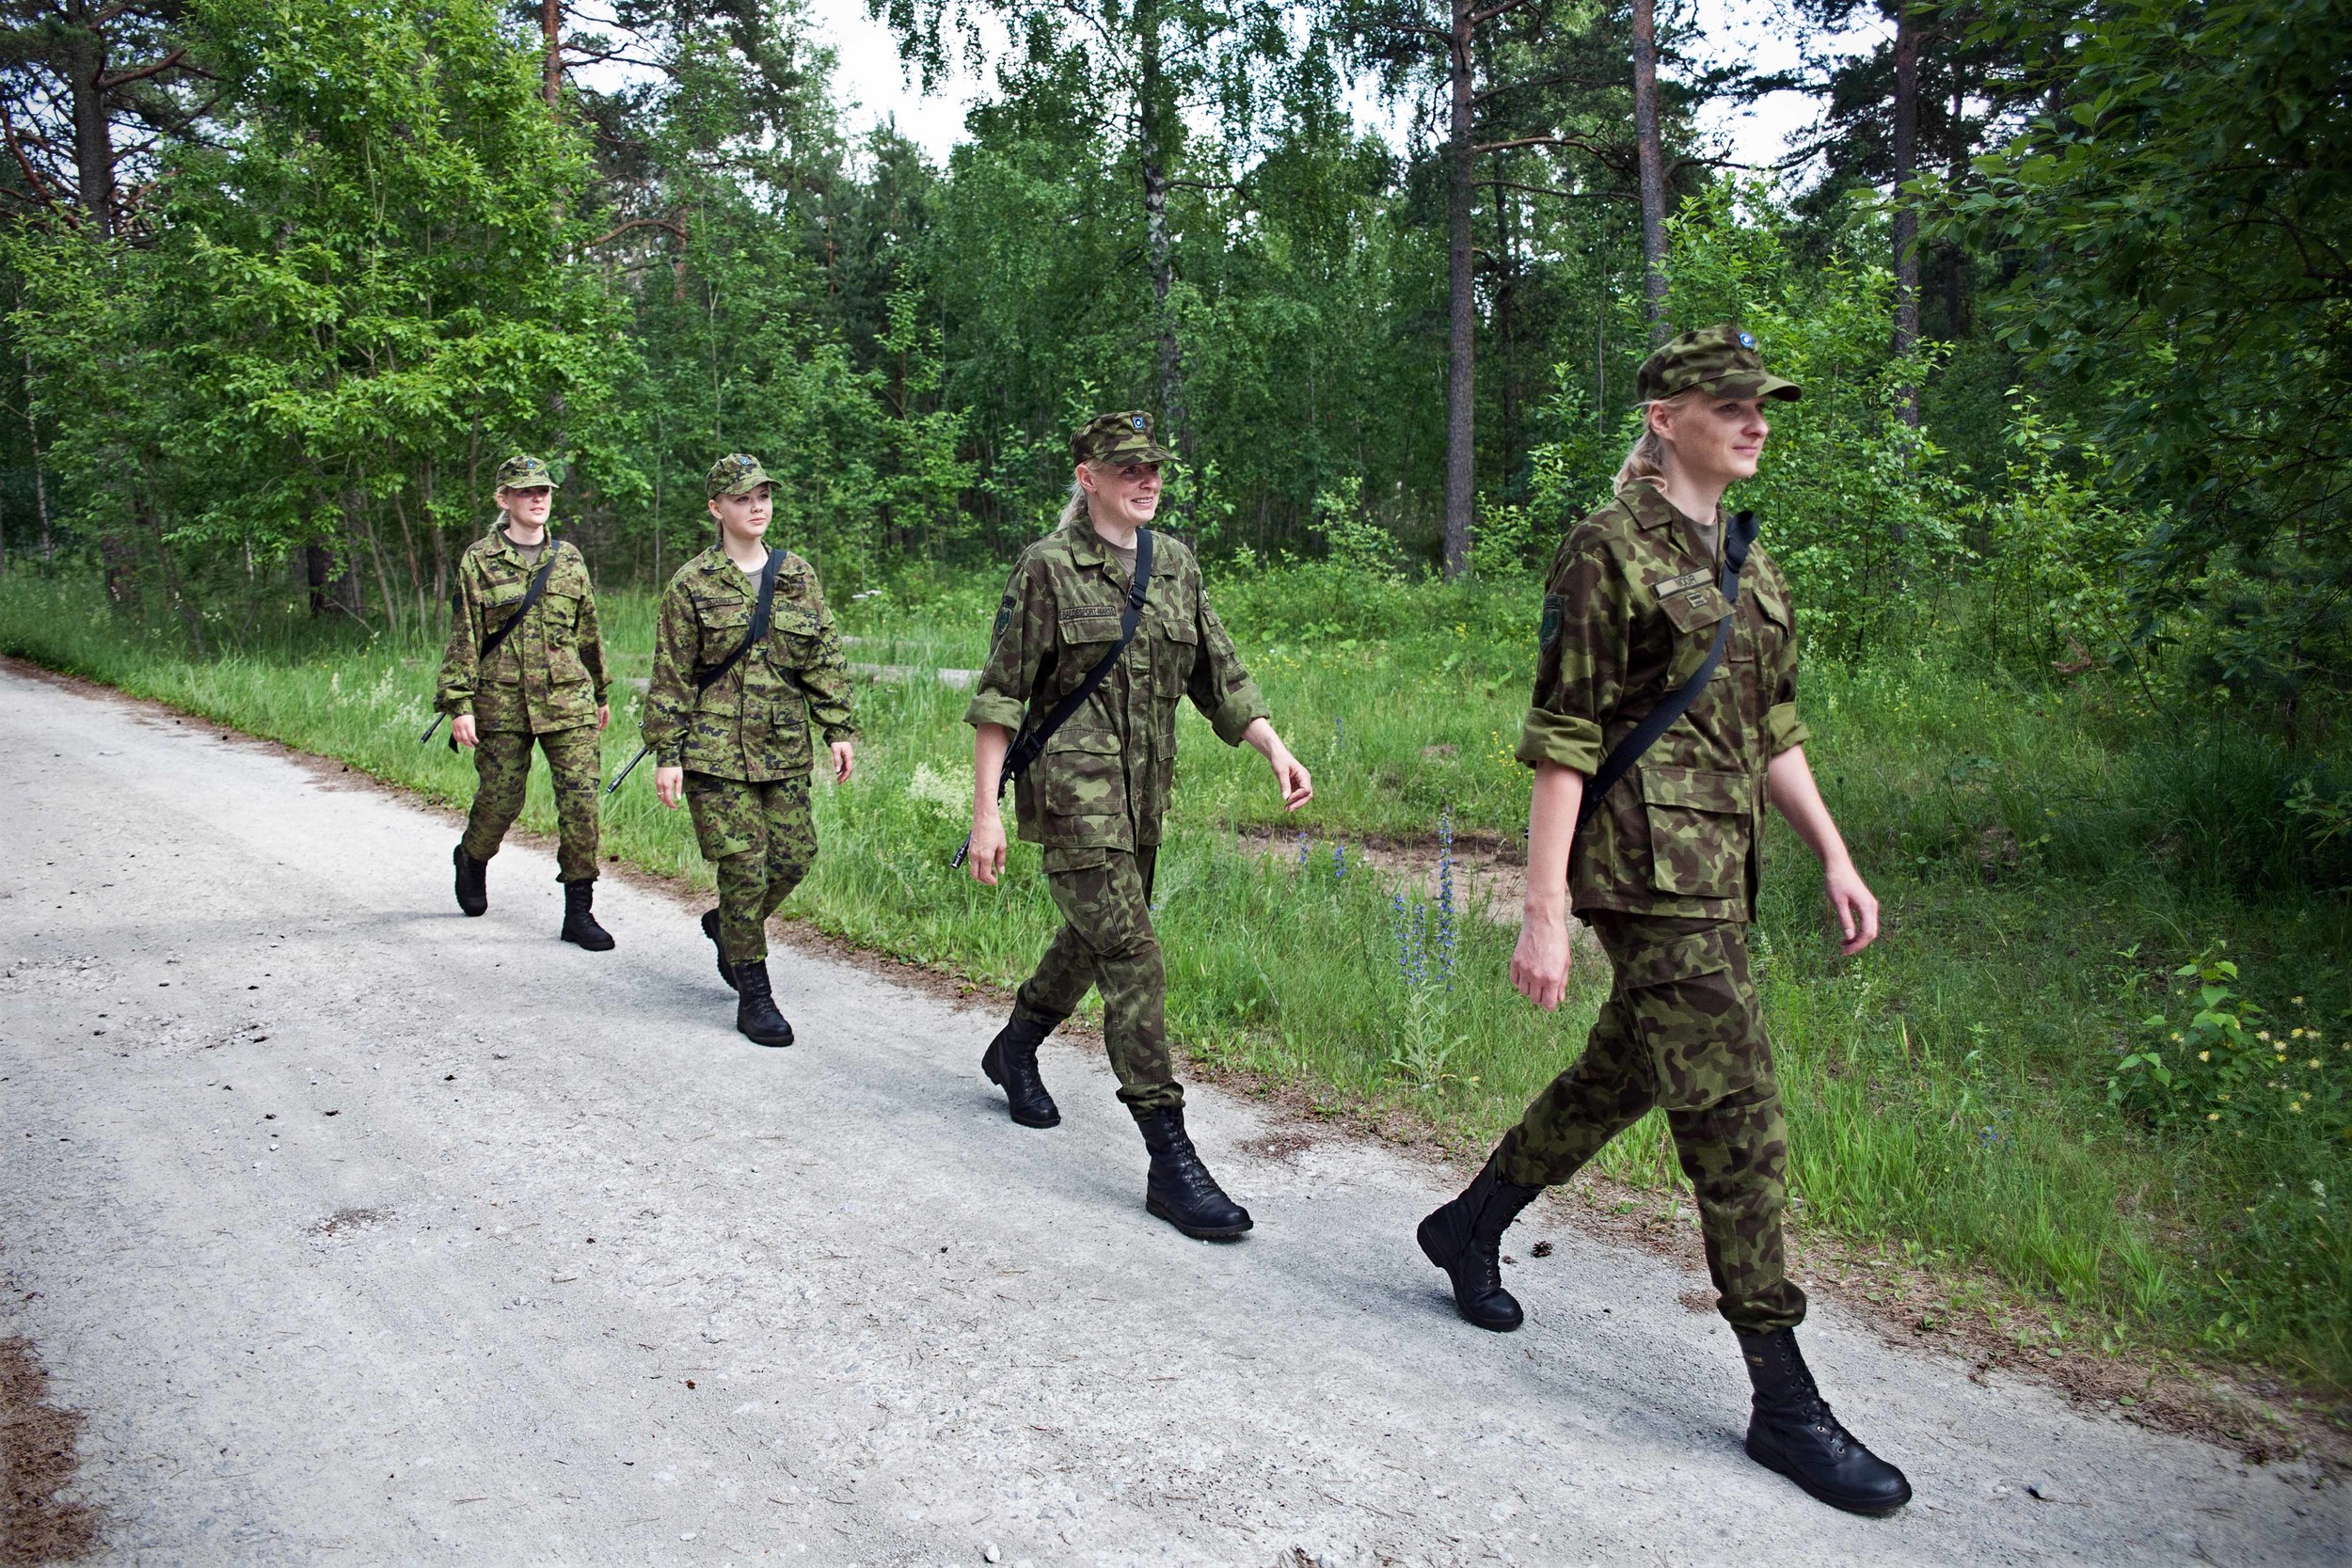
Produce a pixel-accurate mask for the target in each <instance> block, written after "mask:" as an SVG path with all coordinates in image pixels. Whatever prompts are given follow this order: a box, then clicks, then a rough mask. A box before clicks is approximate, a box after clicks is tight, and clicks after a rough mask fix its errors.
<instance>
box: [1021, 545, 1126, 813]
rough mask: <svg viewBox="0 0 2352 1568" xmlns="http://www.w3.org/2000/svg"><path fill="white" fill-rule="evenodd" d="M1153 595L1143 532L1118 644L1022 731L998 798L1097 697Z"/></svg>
mask: <svg viewBox="0 0 2352 1568" xmlns="http://www.w3.org/2000/svg"><path fill="white" fill-rule="evenodd" d="M1151 591H1152V531H1151V530H1150V529H1148V528H1140V529H1137V530H1136V576H1135V580H1134V581H1133V582H1131V583H1129V584H1128V585H1127V604H1126V608H1125V609H1124V610H1121V611H1120V616H1119V641H1116V642H1114V643H1112V644H1111V646H1110V651H1109V652H1108V653H1105V654H1104V656H1103V657H1101V658H1099V659H1097V660H1095V661H1094V668H1093V669H1091V670H1089V671H1088V672H1087V673H1086V679H1084V680H1082V681H1080V682H1079V683H1078V684H1077V685H1076V686H1075V687H1073V689H1071V690H1070V691H1069V692H1068V693H1067V694H1066V695H1064V696H1063V698H1062V700H1061V701H1060V702H1058V703H1056V704H1055V705H1053V707H1052V709H1051V710H1050V711H1048V712H1047V713H1046V715H1045V717H1044V718H1042V719H1034V718H1033V719H1032V721H1031V722H1029V723H1027V724H1025V725H1024V726H1023V727H1022V731H1021V735H1020V736H1019V738H1017V739H1016V740H1014V741H1013V743H1012V749H1011V750H1010V751H1009V752H1006V753H1005V770H1004V771H1003V772H1002V773H1000V774H998V775H997V778H996V793H997V794H998V795H1000V796H1001V795H1003V794H1004V793H1005V786H1006V785H1007V784H1010V783H1011V782H1012V781H1013V780H1014V779H1016V778H1018V777H1020V776H1021V775H1022V774H1023V773H1024V772H1026V771H1027V770H1028V768H1029V765H1030V764H1031V763H1034V762H1035V761H1037V759H1038V758H1039V757H1040V756H1041V755H1042V754H1043V753H1044V751H1045V743H1046V742H1047V741H1048V740H1051V739H1052V738H1054V732H1055V731H1056V730H1058V729H1060V728H1061V727H1062V726H1063V725H1064V724H1066V723H1068V722H1069V721H1070V716H1071V715H1072V714H1073V713H1076V712H1077V711H1078V710H1079V709H1080V708H1082V707H1084V706H1086V702H1087V699H1088V698H1089V697H1091V696H1093V695H1094V689H1095V688H1096V687H1099V686H1101V685H1102V684H1103V681H1104V677H1106V676H1108V675H1109V674H1110V673H1111V669H1112V667H1113V666H1114V665H1116V664H1117V663H1118V662H1119V656H1120V654H1123V653H1125V652H1126V651H1127V644H1128V643H1130V642H1132V641H1135V640H1136V627H1137V626H1141V625H1143V601H1144V596H1145V595H1146V594H1149V593H1150V592H1151Z"/></svg>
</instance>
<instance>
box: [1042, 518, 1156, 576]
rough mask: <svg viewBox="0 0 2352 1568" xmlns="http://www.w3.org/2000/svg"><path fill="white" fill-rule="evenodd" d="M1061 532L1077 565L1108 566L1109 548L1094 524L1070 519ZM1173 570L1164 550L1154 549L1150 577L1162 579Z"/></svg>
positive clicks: (1063, 540) (1083, 520) (1087, 520)
mask: <svg viewBox="0 0 2352 1568" xmlns="http://www.w3.org/2000/svg"><path fill="white" fill-rule="evenodd" d="M1061 532H1062V542H1063V543H1064V544H1065V545H1066V546H1069V549H1070V559H1071V560H1073V561H1074V562H1077V563H1078V564H1079V565H1081V566H1107V565H1109V564H1110V562H1111V549H1110V546H1108V545H1105V544H1104V543H1103V536H1102V535H1101V534H1099V533H1097V532H1095V531H1094V524H1093V523H1092V522H1091V521H1090V520H1089V519H1088V518H1087V517H1085V516H1084V515H1080V516H1077V517H1073V518H1072V519H1071V520H1070V522H1069V523H1067V524H1065V525H1064V526H1063V528H1062V531H1061ZM1160 537H1161V538H1163V539H1165V538H1167V537H1168V535H1167V534H1166V533H1162V534H1160ZM1174 569H1175V568H1174V565H1173V564H1172V563H1171V562H1169V561H1168V552H1167V551H1166V550H1158V549H1155V550H1153V551H1152V576H1153V577H1155V578H1164V577H1166V576H1168V573H1169V572H1171V571H1173V570H1174Z"/></svg>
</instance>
